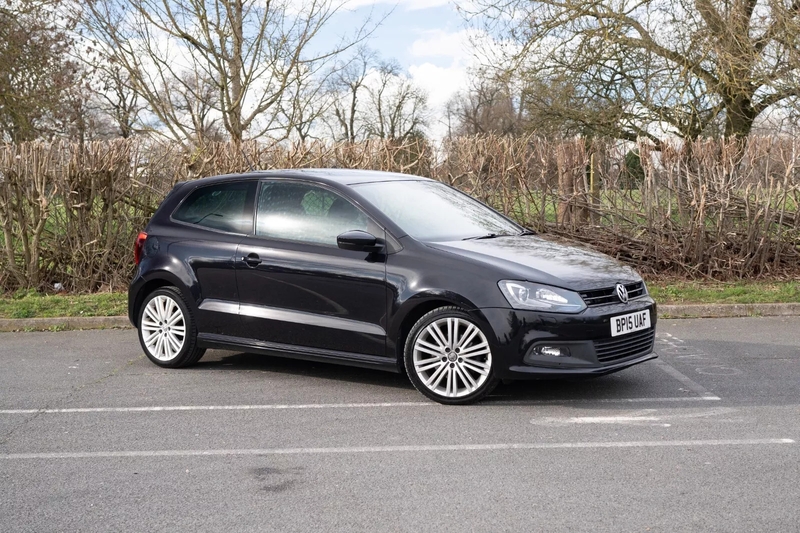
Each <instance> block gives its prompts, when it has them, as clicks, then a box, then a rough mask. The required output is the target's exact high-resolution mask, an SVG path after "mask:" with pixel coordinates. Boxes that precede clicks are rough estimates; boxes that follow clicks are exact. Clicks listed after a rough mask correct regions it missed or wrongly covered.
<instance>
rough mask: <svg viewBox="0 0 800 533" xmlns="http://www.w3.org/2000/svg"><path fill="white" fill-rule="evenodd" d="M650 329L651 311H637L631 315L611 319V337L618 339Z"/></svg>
mask: <svg viewBox="0 0 800 533" xmlns="http://www.w3.org/2000/svg"><path fill="white" fill-rule="evenodd" d="M649 327H650V310H649V309H645V310H644V311H636V312H635V313H631V314H629V315H622V316H614V317H611V336H612V337H618V336H619V335H625V334H627V333H633V332H634V331H641V330H643V329H648V328H649Z"/></svg>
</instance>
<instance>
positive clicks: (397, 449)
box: [0, 439, 795, 460]
mask: <svg viewBox="0 0 800 533" xmlns="http://www.w3.org/2000/svg"><path fill="white" fill-rule="evenodd" d="M794 443H795V441H794V440H792V439H740V440H673V441H663V440H655V441H622V442H552V443H551V442H523V443H501V444H442V445H433V444H430V445H425V444H423V445H412V446H354V447H343V448H264V449H245V450H236V449H232V450H151V451H144V450H143V451H106V452H54V453H6V454H0V460H19V459H98V458H126V457H202V456H232V455H328V454H354V453H355V454H358V453H401V452H465V451H467V452H468V451H502V450H561V449H595V448H667V447H706V446H761V445H770V444H794Z"/></svg>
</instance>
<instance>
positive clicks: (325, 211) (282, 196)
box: [256, 181, 376, 246]
mask: <svg viewBox="0 0 800 533" xmlns="http://www.w3.org/2000/svg"><path fill="white" fill-rule="evenodd" d="M257 213H258V214H257V217H256V235H261V236H264V237H272V238H276V239H286V240H291V241H301V242H308V243H314V244H328V245H332V246H336V236H337V235H340V234H342V233H344V232H345V231H349V230H354V229H360V230H364V231H370V230H371V231H370V232H371V233H373V234H375V231H376V228H375V227H374V225H373V224H372V223H371V222H370V221H369V219H368V217H367V216H366V215H365V214H364V213H363V212H362V211H361V210H360V209H358V208H357V207H356V206H354V205H353V204H352V203H350V202H349V201H348V200H346V199H345V198H343V197H341V196H339V195H338V194H336V193H334V192H331V191H329V190H327V189H323V188H321V187H316V186H314V185H310V184H306V183H297V182H279V181H271V182H264V183H262V185H261V192H260V193H259V195H258V206H257Z"/></svg>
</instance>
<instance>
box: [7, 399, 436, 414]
mask: <svg viewBox="0 0 800 533" xmlns="http://www.w3.org/2000/svg"><path fill="white" fill-rule="evenodd" d="M431 405H438V404H435V403H428V402H381V403H305V404H290V403H285V404H265V405H154V406H148V407H71V408H65V409H0V414H2V415H28V414H70V413H148V412H159V411H265V410H281V409H355V408H370V407H373V408H374V407H427V406H431Z"/></svg>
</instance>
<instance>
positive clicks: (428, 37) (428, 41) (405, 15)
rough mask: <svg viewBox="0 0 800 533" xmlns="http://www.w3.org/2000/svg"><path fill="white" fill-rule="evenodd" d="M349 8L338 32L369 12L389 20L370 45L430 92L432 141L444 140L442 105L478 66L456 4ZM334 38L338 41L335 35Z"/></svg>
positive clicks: (398, 2) (397, 0) (374, 2)
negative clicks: (469, 72) (471, 70)
mask: <svg viewBox="0 0 800 533" xmlns="http://www.w3.org/2000/svg"><path fill="white" fill-rule="evenodd" d="M348 8H349V9H348V10H347V11H346V12H342V13H341V14H339V15H337V17H336V26H337V27H347V26H351V27H356V26H357V25H358V24H359V23H361V22H363V20H364V19H365V18H367V17H369V16H370V13H372V17H373V19H380V18H381V17H382V16H383V15H386V19H385V20H384V21H383V23H382V24H381V25H380V26H379V27H378V28H377V29H376V30H375V32H374V33H373V35H372V37H371V38H370V39H369V41H368V42H367V46H369V47H370V48H372V49H374V50H375V51H377V52H378V53H379V54H380V56H381V58H383V59H384V60H389V59H395V60H396V61H397V62H398V63H399V64H400V66H401V67H402V68H403V69H404V70H405V73H406V74H407V75H408V76H409V77H410V78H411V79H413V80H414V82H415V83H416V84H417V85H418V86H420V87H421V88H423V89H424V90H425V91H426V92H427V93H428V102H429V105H430V107H431V124H430V126H429V132H428V133H429V135H430V136H431V137H432V138H434V139H441V138H442V137H444V135H445V133H446V131H447V126H446V124H445V123H444V121H443V110H444V105H445V104H446V103H447V101H448V100H449V99H450V98H451V97H452V96H453V95H454V94H455V93H456V92H458V91H459V90H462V89H464V88H465V86H466V82H467V69H468V68H469V67H470V66H471V65H474V64H475V59H474V56H473V54H472V53H471V51H470V44H469V38H468V36H469V34H470V32H469V31H468V30H467V26H466V23H465V22H464V19H463V17H462V16H461V14H459V12H458V10H457V9H456V6H455V3H453V2H452V1H448V0H390V1H383V0H351V1H350V3H349V4H348ZM339 24H341V25H342V26H339ZM326 37H327V36H326ZM330 38H331V39H333V38H335V37H334V36H333V35H331V37H330ZM331 44H333V41H331Z"/></svg>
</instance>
